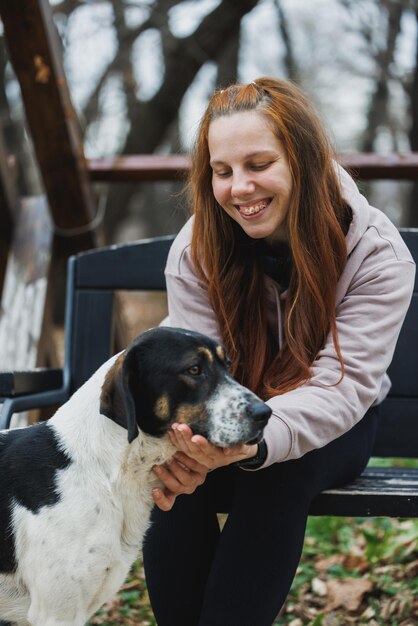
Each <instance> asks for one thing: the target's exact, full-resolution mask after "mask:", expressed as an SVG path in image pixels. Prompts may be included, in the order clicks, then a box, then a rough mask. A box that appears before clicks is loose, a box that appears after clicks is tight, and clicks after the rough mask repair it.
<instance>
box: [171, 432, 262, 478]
mask: <svg viewBox="0 0 418 626" xmlns="http://www.w3.org/2000/svg"><path fill="white" fill-rule="evenodd" d="M169 435H170V439H171V443H172V444H173V445H175V446H176V448H178V450H181V451H182V452H184V454H186V455H187V456H188V457H190V458H192V459H195V460H196V461H198V462H199V463H200V464H201V465H203V466H204V467H206V468H207V470H208V471H210V470H213V469H216V468H218V467H224V466H225V465H231V463H235V462H236V461H243V460H244V459H249V458H251V457H253V456H255V455H256V454H257V444H252V445H247V444H242V445H240V446H234V447H231V448H219V447H218V446H214V445H213V444H212V443H210V442H209V441H208V440H207V439H205V437H202V435H194V434H193V432H192V430H191V429H190V428H189V426H187V425H186V424H173V425H172V430H171V431H170V433H169Z"/></svg>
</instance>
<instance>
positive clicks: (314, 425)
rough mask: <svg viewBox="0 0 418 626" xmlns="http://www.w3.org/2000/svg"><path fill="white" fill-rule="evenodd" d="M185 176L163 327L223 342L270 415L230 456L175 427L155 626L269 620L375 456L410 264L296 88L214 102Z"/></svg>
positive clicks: (158, 541)
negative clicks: (332, 513)
mask: <svg viewBox="0 0 418 626" xmlns="http://www.w3.org/2000/svg"><path fill="white" fill-rule="evenodd" d="M190 187H191V200H192V206H193V212H194V215H193V217H192V218H191V219H190V220H189V221H188V222H187V224H186V225H185V227H184V228H183V229H182V231H181V232H180V234H179V235H178V237H177V238H176V241H175V242H174V244H173V247H172V249H171V251H170V255H169V259H168V264H167V268H166V277H167V290H168V302H169V323H170V325H172V326H178V327H185V328H190V329H193V330H196V331H200V332H203V333H206V334H208V335H210V336H212V337H213V338H215V339H217V340H218V341H221V342H222V343H223V344H224V345H225V346H226V348H227V351H228V353H229V356H230V358H231V360H232V366H231V371H232V373H233V375H234V376H235V377H236V378H237V380H239V381H240V382H241V383H243V384H244V385H246V386H248V387H249V388H250V389H252V390H253V391H255V392H256V393H257V394H258V395H259V396H260V397H261V398H263V399H264V400H265V401H266V402H267V403H268V404H269V405H270V407H271V408H272V410H273V414H272V417H271V418H270V421H269V423H268V425H267V427H266V429H265V433H264V440H263V442H262V443H261V444H259V445H255V444H253V445H243V446H240V447H236V448H234V449H229V450H223V449H220V448H216V447H215V446H213V445H211V444H209V442H207V441H206V440H205V439H204V438H203V437H201V436H199V435H193V433H192V432H191V431H190V429H189V428H188V427H187V426H186V425H180V424H175V425H174V426H173V431H172V440H173V442H174V443H175V445H176V446H177V448H178V450H179V452H178V454H177V456H176V459H175V460H174V461H173V462H172V463H171V464H170V465H169V466H165V467H163V466H158V467H156V468H155V472H156V474H157V475H158V476H159V477H160V478H161V480H162V482H163V484H164V485H165V489H164V490H160V489H156V490H154V493H153V497H154V500H155V502H156V505H157V507H155V510H154V516H153V525H152V527H151V529H150V531H149V533H148V535H147V538H146V541H145V545H144V563H145V572H146V579H147V584H148V589H149V593H150V599H151V604H152V607H153V610H154V612H155V616H156V619H157V622H158V624H159V626H269V625H271V624H272V622H273V620H274V618H275V616H276V615H277V613H278V612H279V610H280V607H281V606H282V604H283V602H284V600H285V598H286V595H287V593H288V590H289V588H290V585H291V583H292V580H293V577H294V573H295V571H296V568H297V565H298V562H299V559H300V554H301V550H302V546H303V539H304V532H305V525H306V520H307V516H308V511H309V505H310V502H311V501H312V499H313V498H314V497H315V496H316V495H317V494H318V493H320V492H321V491H322V490H323V489H326V488H330V487H332V486H334V485H337V484H341V483H344V482H346V481H350V480H352V479H354V478H355V477H356V476H358V475H359V474H360V473H361V472H362V470H363V469H364V467H365V466H366V464H367V462H368V460H369V457H370V454H371V451H372V447H373V441H374V436H375V430H376V426H377V421H378V417H377V409H376V407H377V405H378V404H379V403H380V402H381V401H382V400H383V398H384V397H385V395H386V394H387V392H388V389H389V386H390V383H389V380H388V377H387V375H386V370H387V367H388V365H389V363H390V361H391V358H392V355H393V351H394V348H395V344H396V340H397V337H398V334H399V331H400V328H401V325H402V321H403V319H404V316H405V314H406V311H407V308H408V305H409V301H410V298H411V293H412V288H413V279H414V270H415V268H414V263H413V261H412V258H411V256H410V254H409V252H408V250H407V248H406V246H405V245H404V244H403V242H402V239H401V238H400V236H399V234H398V232H397V230H396V228H395V227H394V226H393V225H392V224H391V223H390V221H389V220H388V219H387V218H386V217H385V216H384V215H383V213H381V212H380V211H378V210H377V209H374V208H373V207H371V206H370V205H369V204H368V202H367V201H366V199H365V198H364V197H363V196H362V195H360V193H359V191H358V190H357V187H356V185H355V184H354V182H353V181H352V179H351V178H350V177H349V175H348V174H347V173H346V172H344V171H343V170H342V169H341V168H340V167H339V166H338V165H337V164H336V162H335V159H334V156H333V154H332V151H331V149H330V147H329V144H328V141H327V139H326V137H325V134H324V131H323V130H322V128H321V124H320V123H319V121H318V118H317V116H316V114H315V113H314V111H313V109H312V107H311V105H310V104H309V102H308V101H307V100H306V98H305V97H304V95H303V94H302V93H301V92H300V90H299V89H298V88H296V87H295V86H294V85H292V84H291V83H289V82H286V81H282V80H274V79H269V78H261V79H258V80H256V81H255V82H253V83H251V84H248V85H232V86H231V87H229V88H228V89H224V90H221V91H218V92H216V93H215V94H214V95H213V97H212V99H211V101H210V102H209V105H208V108H207V110H206V113H205V115H204V117H203V119H202V122H201V125H200V129H199V132H198V136H197V141H196V147H195V151H194V155H193V159H192V169H191V178H190ZM213 470H215V471H213ZM254 470H257V471H254ZM180 494H188V495H182V496H181V497H177V496H179V495H180ZM221 511H225V512H228V513H229V515H228V518H227V521H226V524H225V526H224V528H223V530H222V531H221V530H220V529H219V524H218V518H217V515H216V514H217V512H221Z"/></svg>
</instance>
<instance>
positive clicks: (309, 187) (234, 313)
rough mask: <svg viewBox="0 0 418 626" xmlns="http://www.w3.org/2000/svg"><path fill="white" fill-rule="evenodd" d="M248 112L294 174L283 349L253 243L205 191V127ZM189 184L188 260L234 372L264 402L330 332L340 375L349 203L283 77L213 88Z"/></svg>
mask: <svg viewBox="0 0 418 626" xmlns="http://www.w3.org/2000/svg"><path fill="white" fill-rule="evenodd" d="M252 110H257V111H259V112H261V113H262V114H263V115H265V116H266V118H267V119H268V120H269V122H270V124H272V128H273V129H274V130H275V132H277V136H278V138H279V139H280V140H281V141H282V142H283V145H284V147H285V149H286V153H287V158H288V162H289V168H290V172H291V175H292V179H293V191H292V195H291V200H290V206H289V212H288V218H287V231H288V232H287V235H288V243H289V246H290V250H291V255H292V261H293V263H292V273H291V278H290V285H289V288H288V297H287V300H286V309H285V323H284V342H283V345H282V347H281V349H280V351H278V349H277V345H276V346H275V344H274V341H272V337H271V334H270V331H269V328H268V324H267V310H266V308H267V303H266V301H267V298H266V293H265V281H264V273H263V264H262V253H261V251H260V247H259V246H257V245H252V244H254V240H250V238H249V237H248V236H247V235H245V233H244V232H243V231H242V229H241V228H240V227H239V226H238V224H236V222H235V221H234V220H232V219H231V218H230V217H229V216H228V215H227V213H226V212H225V211H224V210H223V209H222V208H221V207H220V206H219V204H218V203H217V202H216V200H215V198H214V195H213V191H212V170H211V167H210V164H209V161H210V155H209V148H208V131H209V126H210V123H211V122H212V120H214V119H216V118H218V117H220V116H225V115H231V114H233V113H236V112H240V111H252ZM189 182H190V193H191V202H192V206H193V211H194V215H195V222H194V229H193V238H192V258H193V262H194V264H195V267H196V269H197V271H198V273H199V275H200V277H201V278H202V279H203V280H204V281H205V282H206V283H207V288H208V294H209V299H210V302H211V305H212V306H213V309H214V311H215V313H216V315H217V318H218V322H219V327H220V331H221V334H222V339H223V342H224V344H225V346H226V349H227V351H228V354H229V356H230V357H231V359H232V373H233V375H234V376H235V377H236V378H237V380H239V381H240V382H241V383H242V384H244V385H246V386H247V387H249V388H250V389H252V390H253V391H255V392H256V393H258V394H259V395H260V396H261V397H262V398H264V399H267V398H270V397H272V396H273V395H277V394H280V393H284V392H286V391H290V390H291V389H294V388H296V387H298V386H299V385H301V384H302V383H304V382H306V381H307V380H309V378H310V377H311V366H312V363H313V361H314V360H315V358H316V356H317V354H318V352H319V350H320V349H321V347H322V346H323V345H324V342H325V340H326V337H327V335H328V333H330V332H331V335H332V339H333V343H334V347H335V350H336V355H337V358H338V359H339V361H340V364H341V377H342V376H343V375H344V364H343V360H342V356H341V351H340V348H339V344H338V335H337V328H336V317H335V294H336V287H337V282H338V279H339V277H340V275H341V273H342V270H343V268H344V266H345V263H346V259H347V248H346V242H345V233H346V230H347V228H348V220H349V215H348V213H349V208H348V207H347V205H346V204H345V202H344V200H343V198H342V195H341V191H340V187H339V184H338V179H337V175H336V170H335V161H334V154H333V152H332V150H331V148H330V146H329V143H328V139H327V137H326V134H325V132H324V131H323V129H322V126H321V123H320V122H319V119H318V117H317V115H316V113H315V112H314V110H313V108H312V106H311V104H310V103H309V102H308V100H307V99H306V97H305V96H304V94H303V93H302V92H301V91H300V89H298V88H297V87H296V86H295V85H293V84H292V83H290V82H288V81H284V80H276V79H271V78H259V79H258V80H256V81H255V82H253V83H250V84H248V85H240V84H237V85H231V86H230V87H228V88H227V89H222V90H219V91H217V92H215V94H214V95H213V96H212V98H211V100H210V102H209V105H208V107H207V109H206V113H205V114H204V116H203V119H202V121H201V124H200V128H199V131H198V135H197V139H196V143H195V148H194V153H193V158H192V167H191V172H190V181H189Z"/></svg>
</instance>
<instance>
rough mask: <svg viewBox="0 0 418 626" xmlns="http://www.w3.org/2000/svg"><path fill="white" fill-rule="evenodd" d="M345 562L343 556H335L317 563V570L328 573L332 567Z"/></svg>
mask: <svg viewBox="0 0 418 626" xmlns="http://www.w3.org/2000/svg"><path fill="white" fill-rule="evenodd" d="M343 561H344V555H343V554H333V555H332V556H329V557H327V558H326V559H320V560H319V561H316V563H315V569H317V570H318V572H327V571H328V570H329V568H330V567H332V566H333V565H339V564H340V563H342V562H343Z"/></svg>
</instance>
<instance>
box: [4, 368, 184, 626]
mask: <svg viewBox="0 0 418 626" xmlns="http://www.w3.org/2000/svg"><path fill="white" fill-rule="evenodd" d="M112 362H113V359H112V360H111V361H110V362H107V363H106V364H105V365H104V366H102V367H101V368H100V369H99V370H98V371H97V372H96V373H95V374H94V375H93V377H92V378H91V379H90V380H89V381H88V382H87V383H86V384H85V385H83V386H82V387H81V388H80V389H79V390H78V391H77V392H76V393H75V394H74V395H73V396H72V398H71V399H70V400H69V401H68V402H67V403H66V404H65V405H63V406H62V407H61V408H60V409H59V410H58V411H57V413H56V414H55V416H54V417H53V418H51V420H50V421H49V425H50V427H51V428H53V429H54V430H55V431H56V432H57V433H58V435H59V438H60V440H61V442H62V444H63V449H64V451H65V452H66V453H67V454H68V456H69V457H70V458H71V459H72V461H73V462H72V464H71V465H70V466H69V467H68V468H65V469H64V470H62V471H58V491H59V493H60V494H63V496H64V497H63V498H62V499H61V500H60V501H59V502H58V503H57V504H54V506H52V507H44V508H43V509H42V510H41V511H40V512H38V513H37V514H36V515H35V514H33V513H32V512H31V511H29V510H27V509H25V508H24V507H22V506H20V505H19V504H17V503H15V505H14V511H13V527H14V532H15V545H16V557H17V560H18V563H19V567H18V570H17V572H16V573H15V574H12V575H1V574H0V608H1V610H0V615H1V618H2V619H6V620H9V621H12V622H17V623H18V624H19V626H23V625H26V624H28V623H29V624H31V625H32V626H58V625H59V626H82V625H83V624H85V622H86V621H87V619H88V617H89V616H90V615H91V614H93V613H94V612H95V611H96V610H97V609H98V608H99V607H100V606H101V605H102V604H103V603H104V602H105V601H106V600H107V599H108V598H109V597H111V596H112V595H113V594H114V593H116V591H117V590H118V589H119V587H120V586H121V585H122V583H123V582H124V580H125V578H126V576H127V574H128V571H129V568H130V566H131V564H132V562H133V561H134V559H135V558H137V555H138V548H139V546H140V545H141V543H142V539H143V536H144V533H145V532H146V529H147V528H148V524H149V516H150V510H151V507H152V504H153V501H152V496H151V490H152V488H153V486H154V485H157V483H158V481H157V479H156V477H155V475H154V473H153V472H152V471H151V468H152V466H153V465H154V464H155V463H164V462H165V461H167V460H168V459H169V458H170V457H171V456H172V454H173V451H174V448H173V446H172V445H171V443H170V441H169V439H168V437H166V436H165V437H163V438H161V439H156V438H155V437H151V436H149V435H146V434H144V433H142V432H139V435H138V437H137V438H136V439H134V441H133V442H132V443H131V444H128V440H127V435H126V430H124V429H123V428H121V427H120V426H118V425H117V424H115V423H114V422H112V421H111V420H107V419H103V416H100V411H99V397H100V390H101V387H102V384H103V381H104V378H105V375H106V373H107V371H108V369H109V366H110V365H111V364H112ZM139 468H140V471H139ZM46 527H47V528H48V532H47V533H46V532H45V528H46ZM23 581H25V582H23ZM28 588H29V589H30V593H29V591H28ZM92 590H94V593H92ZM27 620H28V621H27Z"/></svg>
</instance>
